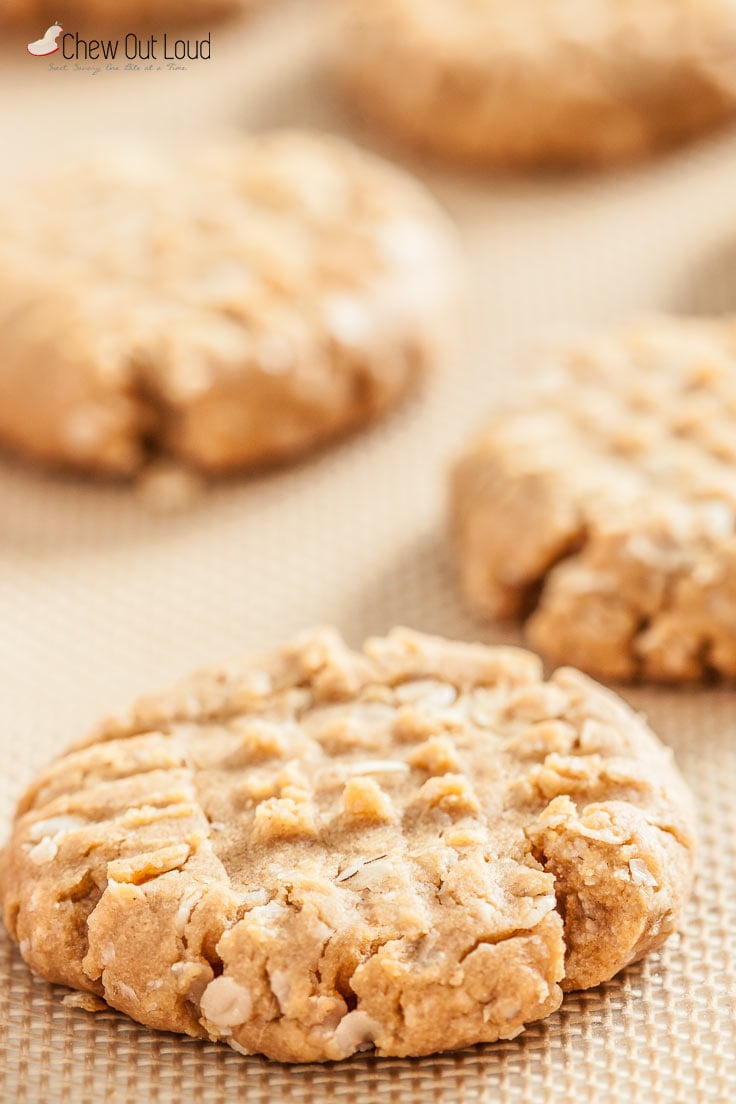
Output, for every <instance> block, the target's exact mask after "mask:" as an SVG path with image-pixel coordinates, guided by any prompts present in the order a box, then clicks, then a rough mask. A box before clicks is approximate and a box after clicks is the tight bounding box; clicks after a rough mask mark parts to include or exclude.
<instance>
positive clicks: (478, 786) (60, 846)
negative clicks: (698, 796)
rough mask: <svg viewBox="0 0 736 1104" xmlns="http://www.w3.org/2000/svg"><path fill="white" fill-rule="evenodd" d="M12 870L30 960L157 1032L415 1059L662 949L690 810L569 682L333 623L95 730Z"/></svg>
mask: <svg viewBox="0 0 736 1104" xmlns="http://www.w3.org/2000/svg"><path fill="white" fill-rule="evenodd" d="M80 779H83V780H84V781H83V784H82V785H81V786H80ZM0 870H1V874H2V877H1V882H0V890H1V894H2V903H3V908H4V917H5V923H6V925H7V927H8V930H9V931H10V933H11V936H12V937H13V939H14V940H15V941H16V942H18V943H19V944H20V949H21V953H22V955H23V957H24V958H25V960H26V961H27V962H28V964H29V965H30V966H31V968H32V969H33V970H34V971H36V972H37V973H38V974H40V975H41V976H43V977H45V978H47V979H49V980H51V981H54V982H57V983H62V984H65V985H69V986H72V987H73V988H75V989H78V990H82V991H86V992H88V993H91V994H94V995H96V996H98V997H103V998H104V999H105V1000H106V1001H107V1002H108V1003H109V1004H110V1005H112V1006H113V1007H114V1008H117V1009H120V1010H121V1011H123V1012H126V1013H127V1014H128V1015H130V1016H132V1017H133V1018H134V1019H136V1020H138V1021H139V1022H141V1023H144V1024H147V1025H149V1026H151V1027H154V1028H160V1029H164V1030H172V1031H178V1032H183V1033H186V1034H188V1035H192V1036H199V1037H208V1038H210V1039H213V1040H221V1041H223V1042H227V1043H229V1045H230V1046H232V1047H233V1048H234V1049H235V1050H237V1051H238V1052H240V1053H243V1054H250V1053H263V1054H266V1055H267V1056H268V1057H270V1058H274V1059H277V1060H280V1061H287V1062H300V1061H323V1060H336V1059H341V1058H345V1057H348V1056H350V1055H351V1054H353V1053H355V1052H356V1051H359V1050H363V1049H368V1048H371V1047H374V1048H375V1050H376V1052H377V1053H378V1054H379V1055H398V1056H406V1055H422V1054H430V1053H433V1052H436V1051H440V1050H451V1049H455V1048H460V1047H464V1046H467V1045H471V1044H474V1043H478V1042H490V1041H493V1040H496V1039H508V1038H513V1037H514V1036H515V1035H517V1034H519V1032H521V1031H522V1030H523V1028H524V1025H525V1024H526V1023H529V1022H531V1021H534V1020H537V1019H540V1018H541V1017H544V1016H546V1015H548V1014H550V1013H551V1012H553V1011H554V1010H555V1009H556V1008H558V1007H559V1005H560V1002H561V1000H562V995H563V990H565V989H578V988H588V987H590V986H594V985H598V984H599V983H601V982H603V981H605V980H607V979H608V978H610V977H612V976H613V975H614V974H615V973H617V972H618V971H619V970H621V969H622V968H623V967H624V966H626V965H627V964H628V963H630V962H633V961H636V960H637V959H638V958H640V957H642V956H643V955H644V954H646V953H647V952H649V951H651V950H653V949H654V948H656V947H658V946H659V945H660V944H661V943H662V942H663V941H664V940H665V939H666V938H667V936H668V935H669V934H670V933H671V932H673V931H674V930H675V928H676V926H677V924H678V922H679V919H680V915H681V912H682V908H683V905H684V903H685V901H686V899H687V897H688V893H689V889H690V882H691V877H692V871H693V813H692V808H691V804H690V797H689V794H688V792H687V790H686V788H685V786H684V784H683V782H682V780H681V779H680V777H679V775H678V773H677V770H676V768H675V766H674V764H673V762H672V757H671V754H670V753H669V752H668V751H667V750H666V749H664V748H663V747H662V745H661V744H660V743H659V741H658V740H657V739H656V737H655V736H654V735H653V734H652V733H651V731H650V730H649V729H648V728H647V726H646V725H645V724H644V722H643V721H642V720H641V718H639V717H638V716H636V715H635V714H634V713H632V711H631V710H630V709H629V708H628V707H627V706H625V705H624V704H623V703H622V702H621V701H620V700H618V699H617V698H616V697H615V696H614V695H612V694H611V693H610V692H608V691H605V690H603V689H602V688H601V687H599V686H597V685H595V684H594V683H592V682H591V681H590V680H588V679H587V678H585V677H584V676H582V675H580V674H578V673H577V672H575V671H572V670H560V671H557V672H556V673H555V674H554V675H553V676H552V678H551V679H550V680H549V681H545V680H544V678H543V676H542V673H541V667H540V663H539V661H538V659H537V658H536V657H535V656H533V655H531V654H529V653H527V652H524V651H521V650H519V649H513V648H486V647H483V646H480V645H470V644H461V643H452V642H450V641H447V640H443V639H440V638H437V637H429V636H424V635H420V634H417V633H413V632H410V631H408V630H401V629H397V630H394V631H393V632H392V633H391V634H390V635H389V636H388V637H386V638H385V639H375V640H371V641H369V642H368V643H367V644H366V645H365V648H364V650H363V651H361V652H354V651H351V650H350V649H349V648H348V647H347V646H346V645H345V644H344V643H343V642H342V640H341V639H340V638H339V636H337V634H335V633H334V632H331V631H329V630H320V631H317V632H314V633H309V634H305V635H304V636H302V637H299V638H297V639H296V640H294V641H292V642H291V643H289V644H287V645H286V646H284V647H283V648H280V649H277V650H274V651H271V652H268V653H265V654H262V655H259V656H254V657H251V658H249V659H246V660H243V661H241V662H238V663H233V664H231V665H229V666H227V667H223V668H219V669H214V670H210V671H205V672H203V673H201V674H199V675H197V676H194V677H193V678H191V679H189V680H187V681H185V682H183V683H182V684H180V685H179V686H178V687H175V688H173V689H172V690H170V691H168V692H167V693H164V694H161V695H159V696H156V697H151V698H148V699H144V700H142V701H140V702H139V703H138V704H137V705H136V706H134V707H133V709H132V710H131V711H130V712H129V713H128V714H126V715H125V716H123V717H120V718H118V719H113V720H109V721H107V722H105V723H104V724H102V725H101V726H100V727H99V729H98V730H97V732H96V733H95V734H94V735H93V736H92V737H91V738H90V739H89V740H87V741H86V742H85V743H83V744H80V745H77V747H76V748H75V749H73V750H71V751H70V752H68V753H67V754H66V755H63V756H62V757H61V758H59V759H57V760H56V762H55V763H52V764H51V766H50V767H48V768H47V769H46V770H45V771H44V772H42V774H41V775H40V776H39V778H38V779H37V780H36V782H35V783H34V785H33V786H32V787H31V788H30V789H29V790H28V792H27V793H26V795H25V797H24V798H23V800H22V801H21V803H20V805H19V808H18V812H17V815H16V819H15V822H14V826H13V830H12V837H11V840H10V843H9V844H8V846H7V847H6V849H5V851H4V852H3V856H2V863H1V865H0Z"/></svg>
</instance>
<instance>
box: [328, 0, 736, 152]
mask: <svg viewBox="0 0 736 1104" xmlns="http://www.w3.org/2000/svg"><path fill="white" fill-rule="evenodd" d="M333 3H334V9H335V18H336V26H337V39H338V45H337V48H336V50H335V55H336V67H337V70H338V74H339V77H340V79H341V82H342V83H343V85H344V86H345V88H346V89H347V91H348V94H349V95H350V97H351V98H352V99H353V101H354V102H355V104H356V105H357V107H358V109H359V111H360V112H361V113H362V114H363V115H364V116H365V118H366V119H367V120H368V121H370V122H373V123H376V124H378V125H380V126H382V127H384V128H385V129H386V130H387V131H389V132H392V133H395V134H396V135H398V136H400V137H401V138H404V139H405V140H407V141H409V142H411V143H413V144H415V145H417V146H419V147H420V148H424V149H426V150H429V151H431V152H433V153H436V154H438V155H441V156H444V157H447V158H454V159H457V160H460V161H464V162H468V163H471V164H499V165H509V166H524V165H534V164H544V163H547V164H562V165H564V164H573V165H574V164H586V163H587V164H595V163H605V162H615V161H620V160H622V159H628V158H632V157H636V156H639V155H643V154H647V153H650V152H651V151H653V150H656V149H659V148H661V147H665V146H669V145H671V144H673V143H675V142H679V141H681V140H683V139H686V138H689V137H691V136H693V135H696V134H698V133H700V132H701V131H704V130H706V129H707V128H709V127H712V126H714V125H715V124H717V123H719V122H721V121H722V120H724V119H726V118H727V117H729V116H730V115H732V114H733V112H734V107H735V106H736V67H735V66H734V61H733V58H734V55H735V54H736V8H734V5H733V4H732V3H731V2H730V0H548V2H545V3H540V0H514V2H513V3H509V2H508V0H459V2H458V0H371V3H365V2H364V0H333Z"/></svg>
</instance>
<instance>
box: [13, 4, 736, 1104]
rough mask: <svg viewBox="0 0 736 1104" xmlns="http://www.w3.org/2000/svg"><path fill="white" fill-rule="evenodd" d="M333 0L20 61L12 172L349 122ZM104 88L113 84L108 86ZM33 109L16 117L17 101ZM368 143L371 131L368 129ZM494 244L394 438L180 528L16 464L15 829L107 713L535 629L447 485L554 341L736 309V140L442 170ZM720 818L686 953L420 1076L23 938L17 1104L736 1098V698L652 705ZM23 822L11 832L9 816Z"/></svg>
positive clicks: (217, 498)
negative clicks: (462, 171) (117, 981)
mask: <svg viewBox="0 0 736 1104" xmlns="http://www.w3.org/2000/svg"><path fill="white" fill-rule="evenodd" d="M316 13H317V8H316V6H315V0H311V2H310V3H304V4H299V3H294V4H287V5H286V6H285V7H283V8H278V7H275V8H274V9H273V10H272V11H271V12H268V11H266V12H264V13H263V15H262V17H259V18H258V19H256V20H254V21H253V22H252V23H251V24H244V25H242V26H240V27H235V28H230V29H228V30H224V29H223V30H219V31H215V29H213V60H212V62H210V63H209V67H208V68H207V69H206V70H204V69H203V68H202V67H199V68H197V67H196V66H192V67H191V68H190V69H189V70H188V71H185V72H175V73H166V72H164V73H160V74H158V73H156V74H143V73H136V72H122V73H119V74H105V73H100V74H98V75H90V74H89V73H85V72H81V73H70V72H68V73H65V74H64V73H61V74H60V73H54V72H52V71H47V70H45V69H44V70H42V69H40V68H38V67H35V68H31V65H34V66H35V65H36V63H37V62H38V61H39V59H31V61H28V60H27V59H26V58H25V57H23V56H22V54H21V53H20V52H19V51H17V50H15V49H14V48H13V46H12V43H11V44H6V46H5V47H4V52H3V54H2V57H1V58H0V60H1V61H2V66H0V148H2V149H3V150H5V151H12V156H8V157H6V158H5V160H4V163H3V165H2V170H1V171H2V172H3V174H4V176H6V177H9V176H11V175H13V174H16V173H18V172H21V173H22V172H23V171H24V170H25V169H26V168H27V167H28V166H31V165H34V166H35V167H36V168H41V167H43V165H44V164H53V163H55V162H58V160H59V159H60V158H63V157H65V156H67V155H69V154H70V153H71V152H72V151H74V150H77V149H83V148H84V147H85V146H86V145H88V144H89V143H90V142H92V141H94V140H95V137H96V136H100V137H104V138H105V140H106V141H109V140H110V137H111V135H112V136H114V135H115V134H116V133H125V134H136V133H140V132H142V131H149V132H151V133H152V134H154V135H156V136H164V135H170V134H174V135H177V136H179V137H180V138H183V139H184V140H185V141H192V142H194V141H196V140H197V138H198V136H199V135H200V134H201V133H202V132H204V131H208V130H212V129H217V128H220V127H223V128H225V127H233V126H235V127H245V126H250V125H266V124H269V125H270V124H287V123H299V124H301V123H315V124H318V125H323V126H329V127H333V128H337V129H340V130H345V129H348V128H349V120H348V119H347V118H346V117H345V115H344V114H343V112H342V111H341V109H340V108H339V106H338V105H337V104H336V103H335V102H333V100H332V99H331V97H330V94H329V88H328V85H327V82H326V81H325V78H324V74H323V72H322V62H321V54H322V50H323V36H322V34H321V31H320V27H319V23H318V20H317V17H316ZM92 81H94V82H95V83H94V85H92V84H91V83H90V82H92ZM11 107H12V110H11ZM366 140H367V139H366ZM414 167H415V168H417V169H418V171H420V172H421V173H422V175H423V176H424V177H425V178H426V179H427V180H428V182H429V183H430V185H431V186H432V187H433V188H434V190H435V192H436V193H437V195H438V196H439V197H440V199H441V200H442V201H443V202H444V203H445V204H446V206H447V207H448V209H449V210H450V212H451V213H452V214H453V216H454V217H455V218H456V220H457V222H458V224H459V227H460V231H461V235H462V238H463V241H464V244H465V246H466V249H467V254H468V267H469V280H468V307H467V312H466V315H467V317H466V325H465V326H464V331H465V337H464V343H463V347H462V348H461V349H459V350H458V351H457V352H456V354H455V355H454V356H453V357H451V358H450V359H449V360H448V363H447V365H446V366H445V369H444V371H443V372H442V373H441V374H440V375H439V376H438V377H437V378H436V379H435V380H433V381H431V382H429V383H428V384H427V386H426V387H425V389H424V391H423V393H422V395H420V396H418V397H417V398H415V399H413V400H412V401H411V402H410V403H409V404H408V405H407V406H405V407H404V408H403V409H402V410H400V411H398V412H396V413H395V414H394V415H393V416H391V417H390V418H389V419H388V420H387V421H385V422H384V423H382V424H381V425H380V426H376V427H375V428H374V429H372V430H370V431H368V432H367V433H364V434H362V435H359V436H356V437H354V438H351V439H350V440H348V441H345V442H343V443H342V444H340V445H338V446H337V447H336V448H334V449H331V450H329V451H325V452H323V453H321V454H319V455H318V456H316V457H315V458H314V459H312V460H310V461H308V462H305V463H303V464H301V465H299V466H297V467H296V468H292V469H288V470H282V471H278V472H273V473H270V474H267V475H265V476H262V477H259V478H254V479H240V480H229V481H227V482H225V483H222V484H220V485H217V486H214V487H212V488H211V489H209V490H208V491H207V492H206V493H204V494H203V495H202V496H201V497H200V498H199V499H198V500H196V501H195V502H193V503H192V505H191V507H190V508H188V509H187V510H185V511H183V512H181V513H179V514H176V515H172V516H169V515H162V514H157V513H152V512H151V511H150V510H148V509H146V508H145V506H144V505H142V504H141V502H140V500H139V499H138V498H137V497H136V496H135V495H134V494H133V493H132V492H131V491H130V490H128V489H126V488H116V487H108V486H104V485H99V484H85V483H82V482H79V481H74V480H66V479H63V478H50V477H46V476H43V475H41V474H39V473H37V472H34V471H29V470H26V469H23V468H22V467H20V466H16V465H13V464H11V463H9V462H3V463H0V671H1V672H2V692H1V693H0V749H1V750H2V763H3V769H2V771H0V813H2V816H3V818H4V819H5V818H6V817H8V816H9V815H10V813H11V811H12V808H13V806H14V803H15V801H16V799H17V797H18V796H19V794H20V792H21V789H22V787H23V786H24V784H25V783H26V782H27V781H28V780H29V779H30V777H31V776H32V775H33V773H34V771H35V770H36V769H37V768H38V767H39V766H40V765H41V764H42V763H44V762H45V761H46V760H47V759H48V758H49V757H50V756H51V755H52V754H53V753H54V752H55V751H57V750H60V749H61V748H62V747H63V746H64V745H65V744H67V743H68V742H70V741H71V740H73V739H75V738H77V737H78V736H79V735H80V734H81V733H82V732H83V731H84V730H86V728H87V727H88V726H89V725H90V724H91V723H92V722H93V721H94V720H95V718H96V716H97V715H98V714H99V713H103V712H107V711H108V710H109V709H110V708H111V707H113V706H116V705H124V704H125V703H126V702H127V700H128V699H129V698H130V697H132V696H133V695H135V694H137V693H138V692H140V691H142V690H145V689H149V688H156V687H159V686H162V685H165V684H166V683H167V682H168V681H169V680H171V679H173V678H175V677H177V676H178V675H180V674H182V673H185V672H186V671H188V670H189V669H191V668H192V667H195V666H197V665H199V664H203V663H209V662H213V661H217V660H219V659H224V658H227V657H229V656H232V655H235V654H238V653H239V652H242V651H245V650H248V649H250V648H253V647H258V646H262V645H264V644H272V643H276V642H278V641H279V640H281V639H283V638H284V637H286V636H288V635H289V634H290V633H292V632H294V631H296V630H298V629H300V628H303V627H306V626H308V625H311V624H315V623H319V622H332V623H336V624H337V625H338V627H339V628H340V629H341V630H342V631H343V632H344V633H345V635H346V636H347V637H348V639H349V640H350V641H351V642H353V643H359V642H360V640H361V639H362V638H363V637H364V636H365V635H367V634H370V633H374V632H382V631H384V630H385V629H387V628H388V627H389V626H391V625H392V624H394V623H397V622H403V623H406V624H409V625H413V626H415V627H416V628H419V629H425V630H429V631H435V632H440V633H445V634H447V635H449V636H458V637H468V636H469V637H478V638H482V639H486V640H497V639H501V638H503V639H513V635H512V634H511V633H505V634H504V633H501V632H499V631H495V630H489V629H488V628H486V627H484V626H482V625H478V624H477V623H474V622H473V621H472V620H471V619H470V618H469V617H468V616H467V615H466V614H465V613H464V612H463V610H462V608H461V607H460V605H459V603H458V600H457V594H456V591H455V587H454V584H453V578H452V573H451V570H450V565H449V559H448V552H447V547H446V543H445V537H444V531H443V525H442V519H443V510H444V501H443V500H444V472H445V468H446V464H447V461H448V458H449V457H450V456H451V455H452V454H453V452H454V451H455V449H456V448H457V447H458V444H459V443H460V441H461V440H462V438H463V436H464V434H465V433H466V432H467V431H468V429H469V428H470V427H472V426H473V425H475V424H476V422H477V421H478V418H479V417H480V416H482V412H483V410H484V408H488V407H490V406H491V405H492V404H493V402H494V401H496V399H497V398H498V397H499V396H500V395H502V394H503V393H504V392H505V391H506V389H507V387H508V385H509V383H510V382H511V381H512V380H514V379H517V380H518V371H517V368H516V365H517V364H518V363H522V364H523V357H522V359H521V361H520V360H519V357H520V356H521V353H522V350H523V349H524V348H526V347H527V346H528V344H529V342H530V341H532V340H533V339H535V338H536V337H537V336H538V335H540V334H542V335H544V334H557V333H559V332H567V331H570V330H578V329H580V328H588V327H590V326H596V325H607V324H609V323H614V322H616V321H617V320H619V319H621V318H624V317H626V316H628V315H630V314H632V313H642V312H644V313H647V312H652V311H657V310H663V309H678V310H691V311H698V312H708V311H725V310H729V309H731V308H734V309H736V133H731V134H724V135H721V136H717V137H715V138H712V139H709V140H708V141H707V142H705V143H703V144H701V145H699V146H697V147H694V148H691V149H690V150H688V151H685V152H682V153H679V154H677V155H674V156H672V157H669V158H666V159H664V160H662V161H657V162H654V163H652V164H648V165H644V166H640V167H638V168H635V169H632V170H630V171H628V172H622V173H617V174H615V175H601V176H588V177H583V178H581V177H575V178H547V179H544V180H533V181H532V180H522V181H520V180H513V179H509V178H493V179H481V178H470V179H468V178H462V177H458V176H453V175H452V174H450V173H446V172H445V173H440V172H439V171H437V170H436V169H435V168H434V167H432V166H418V165H416V164H415V165H414ZM627 696H628V697H629V698H630V700H632V701H633V702H634V703H635V704H636V705H637V706H638V707H639V708H641V709H644V710H645V711H646V712H647V713H648V714H649V717H650V720H651V722H652V724H653V725H654V727H655V728H656V729H657V731H658V732H659V733H660V734H661V736H662V737H663V738H664V739H665V740H666V741H668V742H669V743H670V744H671V745H672V746H673V747H674V749H675V752H676V754H677V757H678V760H679V762H680V765H681V767H682V769H683V771H684V773H685V775H686V776H687V777H688V779H689V781H690V783H691V785H692V787H693V789H694V791H695V794H696V797H697V800H698V805H699V810H700V817H701V831H700V855H699V863H698V871H699V875H698V882H697V887H696V892H695V896H694V899H693V901H692V903H691V905H690V907H689V909H688V912H687V917H686V922H685V925H684V928H683V932H682V935H681V936H679V937H677V938H676V939H673V940H671V941H670V943H669V944H668V945H667V947H666V948H665V949H664V950H663V951H662V953H660V954H656V955H653V956H652V957H651V958H649V959H648V960H647V961H646V962H645V963H642V964H639V965H637V966H634V967H632V968H631V969H629V970H627V971H625V972H624V973H623V974H622V975H621V976H620V977H618V978H617V979H615V980H614V981H613V982H611V983H610V984H609V985H607V986H604V987H602V988H601V989H597V990H594V991H592V992H588V993H584V994H578V995H571V996H568V997H567V998H566V1000H565V1003H564V1004H563V1007H562V1009H561V1010H560V1011H559V1012H558V1013H557V1014H556V1015H555V1016H552V1017H551V1018H550V1019H549V1020H548V1021H546V1022H545V1023H544V1024H541V1025H535V1026H532V1027H530V1028H529V1029H528V1030H527V1031H526V1032H525V1033H524V1034H523V1035H522V1036H521V1037H520V1038H518V1039H516V1040H514V1041H513V1042H510V1043H502V1044H497V1045H493V1046H486V1047H482V1048H475V1049H473V1050H469V1051H464V1052H461V1053H458V1054H453V1055H445V1056H440V1057H437V1058H430V1059H422V1060H417V1061H399V1060H391V1059H387V1060H376V1059H372V1058H370V1057H365V1056H361V1057H357V1058H355V1059H353V1060H351V1061H349V1062H346V1063H342V1064H340V1065H336V1066H324V1067H318V1066H308V1067H294V1068H288V1067H283V1066H278V1065H275V1064H273V1063H269V1062H267V1061H265V1060H260V1059H257V1058H250V1059H249V1058H241V1057H239V1056H238V1055H236V1054H233V1053H231V1052H230V1051H228V1050H227V1049H226V1048H224V1047H222V1048H220V1047H215V1046H209V1045H204V1044H201V1043H198V1042H193V1041H190V1040H185V1039H184V1040H182V1039H179V1038H176V1037H174V1036H170V1035H164V1034H160V1033H156V1032H149V1031H147V1030H144V1029H143V1028H139V1027H137V1026H136V1025H135V1024H133V1023H132V1022H131V1021H129V1020H127V1019H126V1018H124V1017H123V1016H120V1015H118V1014H116V1013H114V1012H103V1013H99V1014H96V1015H93V1014H89V1013H85V1012H83V1011H79V1010H76V1009H73V1008H69V1007H67V1006H65V1005H64V1004H62V997H63V995H64V991H63V990H60V989H58V988H54V987H51V986H49V985H47V984H45V983H44V982H42V981H39V980H37V979H35V978H33V977H32V976H31V974H30V973H29V972H28V971H27V969H26V968H25V966H24V965H23V963H22V962H21V960H20V957H19V955H18V954H17V952H16V951H15V949H14V948H13V947H12V946H11V944H10V943H9V941H8V940H7V938H6V937H5V935H4V933H2V934H0V970H2V983H1V984H0V1100H2V1101H3V1102H4V1104H16V1102H17V1104H20V1102H21V1101H23V1102H26V1104H37V1102H38V1104H57V1102H62V1101H65V1102H66V1101H68V1102H70V1104H97V1102H105V1104H123V1102H128V1101H130V1102H135V1104H148V1102H149V1101H150V1102H160V1104H168V1102H177V1104H179V1102H184V1101H187V1102H188V1104H189V1102H193V1104H200V1102H201V1104H215V1102H217V1104H220V1102H222V1104H224V1102H225V1101H232V1100H235V1099H247V1100H248V1102H249V1104H261V1102H263V1104H266V1102H268V1104H271V1102H273V1101H277V1100H281V1099H290V1100H293V1101H295V1102H296V1104H308V1102H309V1101H319V1102H321V1101H339V1102H345V1104H352V1102H356V1104H357V1102H368V1101H371V1102H374V1101H379V1102H384V1101H385V1102H394V1101H401V1102H404V1101H420V1102H422V1104H425V1102H427V1104H428V1102H429V1101H440V1100H442V1101H448V1102H450V1104H475V1102H478V1104H485V1102H488V1104H490V1102H491V1101H492V1102H494V1104H496V1102H498V1104H511V1102H515V1104H516V1102H519V1104H521V1102H524V1104H545V1102H546V1101H551V1100H553V1099H554V1100H560V1099H562V1100H564V1101H565V1102H566V1104H568V1102H569V1104H575V1102H578V1101H580V1102H581V1104H583V1102H585V1104H588V1102H590V1101H591V1100H592V1101H595V1102H607V1101H609V1100H610V1101H618V1100H620V1099H627V1100H628V1101H630V1102H631V1104H637V1102H641V1104H686V1102H687V1104H700V1102H702V1101H719V1102H720V1101H722V1102H726V1101H731V1100H733V1099H734V1098H736V1037H735V1033H734V1021H735V1020H736V861H735V860H736V850H735V849H736V800H735V799H734V797H733V796H732V792H731V790H732V786H733V781H734V779H736V694H734V693H733V692H729V691H715V690H709V691H702V692H696V691H685V692H681V693H675V692H660V691H646V690H637V691H630V692H627ZM3 832H4V823H3Z"/></svg>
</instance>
